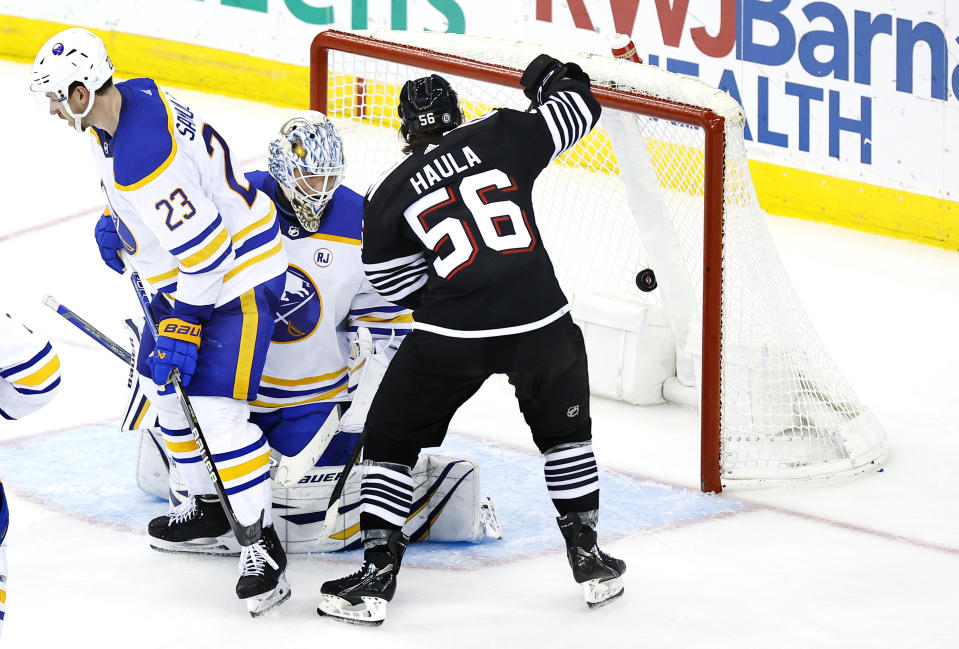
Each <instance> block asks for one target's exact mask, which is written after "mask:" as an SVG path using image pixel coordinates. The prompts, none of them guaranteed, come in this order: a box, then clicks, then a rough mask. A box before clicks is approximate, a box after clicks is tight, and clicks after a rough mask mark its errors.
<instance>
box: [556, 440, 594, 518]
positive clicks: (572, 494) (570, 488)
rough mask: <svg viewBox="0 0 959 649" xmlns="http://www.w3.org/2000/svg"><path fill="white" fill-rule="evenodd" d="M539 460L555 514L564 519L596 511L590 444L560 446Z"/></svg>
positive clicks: (579, 443)
mask: <svg viewBox="0 0 959 649" xmlns="http://www.w3.org/2000/svg"><path fill="white" fill-rule="evenodd" d="M543 456H544V457H545V460H546V464H545V466H544V467H543V473H544V474H545V476H546V487H547V488H548V489H549V497H550V498H552V499H553V505H554V506H555V507H556V511H558V512H559V513H560V514H561V515H566V514H568V513H570V512H585V511H590V510H593V509H597V508H598V507H599V472H598V470H597V468H596V459H595V458H594V457H593V444H592V442H589V441H586V442H576V443H573V444H560V445H559V446H554V447H553V448H551V449H549V450H548V451H546V452H545V453H544V454H543Z"/></svg>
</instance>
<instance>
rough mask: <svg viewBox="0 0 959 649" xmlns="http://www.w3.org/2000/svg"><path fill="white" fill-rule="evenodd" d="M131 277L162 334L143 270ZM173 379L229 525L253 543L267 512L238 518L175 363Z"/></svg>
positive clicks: (246, 542)
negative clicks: (257, 517) (246, 521)
mask: <svg viewBox="0 0 959 649" xmlns="http://www.w3.org/2000/svg"><path fill="white" fill-rule="evenodd" d="M130 281H131V282H132V283H133V290H135V291H136V294H137V298H138V299H139V301H140V306H141V307H142V308H143V316H144V317H145V318H146V322H147V326H148V327H150V333H152V334H153V339H154V340H156V339H157V338H159V337H160V332H159V331H158V330H157V323H156V320H154V319H153V311H152V310H151V309H150V298H149V297H147V292H146V289H144V288H143V282H142V281H141V280H140V274H139V273H137V272H136V271H133V272H132V273H131V274H130ZM170 382H171V383H173V389H174V391H175V392H176V396H177V398H178V399H179V401H180V407H182V408H183V414H184V415H185V416H186V420H187V424H188V425H189V426H190V432H191V433H193V439H195V440H196V445H197V448H198V449H199V451H200V458H201V459H202V460H203V466H205V467H206V470H207V473H209V474H210V480H212V481H213V488H214V490H216V495H217V496H219V497H220V504H221V505H222V506H223V511H224V512H226V518H227V520H228V521H229V522H230V528H232V530H233V534H234V535H235V536H236V540H237V542H238V543H239V544H240V545H242V546H248V545H253V544H254V543H256V542H257V541H258V540H259V539H260V535H261V534H262V532H263V516H264V512H263V511H262V510H261V511H260V520H258V521H256V522H255V523H253V524H252V525H243V524H241V523H240V521H238V520H237V519H236V513H235V512H234V511H233V506H232V505H231V504H230V499H229V498H228V497H227V495H226V489H225V488H224V487H223V481H222V480H221V479H220V474H219V473H218V472H217V470H216V466H215V465H214V464H213V456H212V454H211V453H210V448H209V446H207V443H206V440H205V439H204V437H203V431H202V430H200V423H199V422H198V421H197V419H196V413H195V412H194V411H193V405H192V404H191V403H190V398H189V397H188V396H187V394H186V392H185V391H184V390H183V382H182V381H181V380H180V370H179V369H178V368H176V367H174V368H173V371H171V372H170Z"/></svg>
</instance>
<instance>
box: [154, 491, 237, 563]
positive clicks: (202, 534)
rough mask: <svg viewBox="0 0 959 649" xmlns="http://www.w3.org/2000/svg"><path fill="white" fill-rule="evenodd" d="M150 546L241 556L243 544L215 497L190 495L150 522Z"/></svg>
mask: <svg viewBox="0 0 959 649" xmlns="http://www.w3.org/2000/svg"><path fill="white" fill-rule="evenodd" d="M147 531H148V532H149V534H150V537H151V538H150V547H152V548H153V549H154V550H159V551H160V552H187V553H198V554H217V555H223V556H234V557H235V556H239V554H240V544H239V543H237V542H236V538H235V537H234V536H233V532H232V531H231V530H230V522H229V521H228V520H227V518H226V514H225V513H224V512H223V507H222V506H221V505H220V501H219V499H218V498H217V497H216V496H191V497H188V498H187V499H186V500H184V501H183V502H182V503H180V504H179V505H177V506H176V507H171V508H170V511H169V512H168V513H167V515H166V516H158V517H157V518H154V519H153V520H152V521H150V525H149V527H148V528H147Z"/></svg>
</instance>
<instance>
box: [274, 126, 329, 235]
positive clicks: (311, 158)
mask: <svg viewBox="0 0 959 649" xmlns="http://www.w3.org/2000/svg"><path fill="white" fill-rule="evenodd" d="M269 158H270V175H271V176H273V177H274V178H275V179H276V182H277V183H279V185H280V188H281V189H282V190H283V195H284V196H286V198H287V200H289V201H290V205H291V206H292V207H293V212H294V213H295V214H296V218H297V220H299V222H300V225H302V226H303V228H304V229H305V230H306V231H308V232H316V231H317V230H318V229H319V227H320V219H321V217H322V216H323V210H324V208H325V207H326V204H327V203H328V202H329V200H330V198H332V197H333V192H334V191H336V188H337V187H339V185H340V182H341V181H342V180H343V168H344V167H345V164H346V163H345V161H344V159H343V140H342V139H341V138H340V135H339V133H337V132H336V127H334V126H333V123H332V122H330V120H329V119H327V117H326V115H324V114H323V113H318V112H316V111H313V110H308V111H305V112H303V113H301V114H300V115H297V116H296V117H293V118H292V119H289V120H287V121H286V123H285V124H283V126H281V127H280V135H279V137H278V138H276V139H275V140H273V141H272V142H271V143H270V153H269Z"/></svg>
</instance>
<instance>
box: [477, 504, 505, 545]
mask: <svg viewBox="0 0 959 649" xmlns="http://www.w3.org/2000/svg"><path fill="white" fill-rule="evenodd" d="M480 524H481V525H482V526H483V534H484V536H485V537H486V538H488V539H496V540H497V541H502V540H503V528H502V526H500V524H499V517H497V516H496V508H495V507H493V501H492V499H490V498H489V497H487V498H485V499H484V500H483V504H482V505H480Z"/></svg>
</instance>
